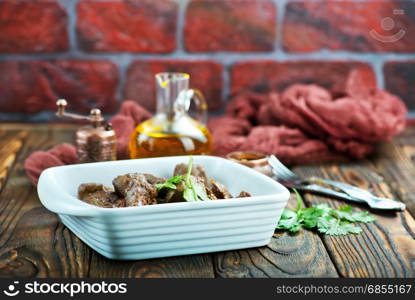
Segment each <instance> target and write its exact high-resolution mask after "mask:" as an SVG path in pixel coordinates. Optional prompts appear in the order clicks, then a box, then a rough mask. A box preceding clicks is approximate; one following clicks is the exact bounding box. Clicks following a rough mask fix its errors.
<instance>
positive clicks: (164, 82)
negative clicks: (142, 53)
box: [129, 73, 212, 158]
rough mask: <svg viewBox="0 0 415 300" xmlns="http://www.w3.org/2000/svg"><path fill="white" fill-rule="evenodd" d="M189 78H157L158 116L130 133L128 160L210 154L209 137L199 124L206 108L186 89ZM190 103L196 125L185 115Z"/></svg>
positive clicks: (181, 75)
mask: <svg viewBox="0 0 415 300" xmlns="http://www.w3.org/2000/svg"><path fill="white" fill-rule="evenodd" d="M189 78H190V77H189V75H188V74H184V73H159V74H156V87H157V89H156V91H157V113H156V115H155V116H154V117H153V118H151V119H150V120H147V121H144V122H143V123H141V124H139V125H138V126H137V127H136V129H135V130H134V132H133V133H132V135H131V138H130V142H129V151H130V157H131V158H144V157H159V156H175V155H198V154H210V153H211V148H212V138H211V134H210V132H209V130H208V129H207V128H206V126H205V125H203V123H202V122H204V121H206V113H207V105H206V103H205V101H204V98H203V96H202V94H201V93H200V92H199V91H197V90H192V89H188V85H189ZM192 100H194V101H195V104H196V108H197V110H198V117H197V119H198V121H197V120H195V119H193V118H191V117H190V116H189V115H188V113H187V111H188V109H189V106H190V102H191V101H192Z"/></svg>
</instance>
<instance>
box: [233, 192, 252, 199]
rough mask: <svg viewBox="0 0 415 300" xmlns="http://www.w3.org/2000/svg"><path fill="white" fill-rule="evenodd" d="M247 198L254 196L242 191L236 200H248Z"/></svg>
mask: <svg viewBox="0 0 415 300" xmlns="http://www.w3.org/2000/svg"><path fill="white" fill-rule="evenodd" d="M246 197H252V195H251V194H250V193H248V192H245V191H241V192H240V193H239V195H238V196H237V197H236V198H246Z"/></svg>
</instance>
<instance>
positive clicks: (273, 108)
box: [209, 71, 407, 164]
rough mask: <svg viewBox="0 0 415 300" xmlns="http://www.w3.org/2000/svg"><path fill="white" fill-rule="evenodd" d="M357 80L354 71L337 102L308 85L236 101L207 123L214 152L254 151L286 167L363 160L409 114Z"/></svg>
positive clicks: (399, 103) (242, 96) (239, 97)
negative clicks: (267, 155)
mask: <svg viewBox="0 0 415 300" xmlns="http://www.w3.org/2000/svg"><path fill="white" fill-rule="evenodd" d="M360 76H361V74H360V73H359V72H358V71H352V72H351V74H350V75H349V78H348V80H347V83H346V90H345V93H344V95H342V96H341V97H337V98H335V97H334V96H333V95H331V93H330V92H329V91H328V90H326V89H324V88H322V87H320V86H317V85H312V84H311V85H304V84H294V85H292V86H290V87H288V88H287V89H285V90H284V91H283V92H282V93H280V94H278V93H275V92H273V93H269V94H255V93H243V94H239V95H236V96H235V97H234V98H233V99H232V101H231V102H230V104H229V105H228V107H227V110H226V116H224V117H218V118H216V119H212V120H210V123H209V124H210V127H211V130H212V133H213V137H214V142H215V143H214V152H215V153H217V154H219V155H224V154H226V153H228V152H230V151H236V150H253V151H259V152H264V153H267V154H275V155H276V156H278V158H279V159H281V160H282V161H283V162H284V163H287V164H299V163H316V162H324V161H332V160H339V159H343V160H344V159H347V158H350V157H351V158H358V159H360V158H363V157H365V156H366V155H368V154H370V153H371V152H373V149H374V144H375V143H377V142H381V141H389V140H390V139H391V138H392V137H393V136H394V135H396V134H398V133H399V132H401V131H402V130H403V129H404V128H405V125H406V120H405V118H406V113H407V110H406V107H405V105H404V103H403V102H402V101H401V100H400V99H399V98H398V97H396V96H394V95H392V94H390V93H388V92H386V91H383V90H378V89H376V87H374V86H364V85H362V84H361V82H364V81H363V80H361V79H360Z"/></svg>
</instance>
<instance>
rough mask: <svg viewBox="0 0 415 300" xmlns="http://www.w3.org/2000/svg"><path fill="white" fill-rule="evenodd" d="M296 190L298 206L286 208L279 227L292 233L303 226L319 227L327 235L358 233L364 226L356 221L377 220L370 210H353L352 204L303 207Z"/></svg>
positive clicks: (318, 229) (368, 221) (308, 227)
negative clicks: (359, 225) (338, 206)
mask: <svg viewBox="0 0 415 300" xmlns="http://www.w3.org/2000/svg"><path fill="white" fill-rule="evenodd" d="M294 192H295V194H296V198H297V208H296V209H295V210H292V209H288V208H286V209H285V210H284V212H283V213H282V215H281V218H280V221H279V222H278V225H277V229H280V230H288V231H290V232H292V233H295V232H298V231H299V230H300V229H301V228H307V229H317V231H318V232H321V233H324V234H327V235H346V234H350V233H353V234H358V233H360V232H362V228H360V227H358V226H356V225H354V223H370V222H373V221H375V220H376V218H375V217H374V216H372V215H371V214H369V213H368V212H361V211H353V210H352V207H351V206H350V205H344V206H341V207H340V208H339V209H334V208H331V207H329V206H328V205H327V204H325V203H323V204H317V205H314V206H312V207H309V208H303V207H302V198H301V195H300V194H299V193H298V192H297V190H295V189H294Z"/></svg>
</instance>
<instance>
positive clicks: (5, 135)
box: [0, 130, 27, 192]
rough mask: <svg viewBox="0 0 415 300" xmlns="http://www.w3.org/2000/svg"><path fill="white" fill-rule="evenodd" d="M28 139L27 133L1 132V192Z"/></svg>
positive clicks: (17, 131) (16, 131) (15, 131)
mask: <svg viewBox="0 0 415 300" xmlns="http://www.w3.org/2000/svg"><path fill="white" fill-rule="evenodd" d="M26 137H27V132H26V131H19V130H11V131H5V130H0V192H1V190H2V189H3V186H4V185H5V183H6V181H7V178H8V176H9V174H10V168H11V167H12V166H13V165H14V163H15V161H16V158H17V155H18V153H19V151H20V149H21V148H22V146H23V143H24V140H25V138H26Z"/></svg>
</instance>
